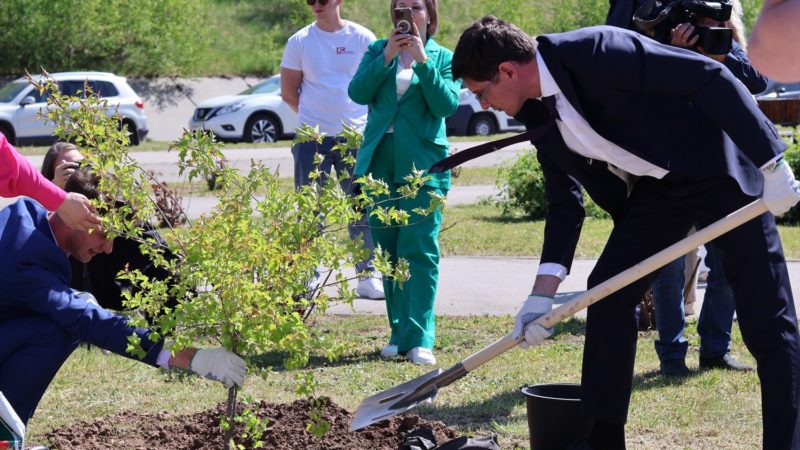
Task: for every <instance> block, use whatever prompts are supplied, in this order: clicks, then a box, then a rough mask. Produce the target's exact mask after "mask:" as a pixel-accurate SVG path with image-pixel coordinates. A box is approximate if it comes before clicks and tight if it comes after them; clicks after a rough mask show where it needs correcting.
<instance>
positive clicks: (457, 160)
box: [428, 95, 561, 173]
mask: <svg viewBox="0 0 800 450" xmlns="http://www.w3.org/2000/svg"><path fill="white" fill-rule="evenodd" d="M542 104H543V105H544V109H545V112H546V113H547V117H548V118H549V119H550V120H549V121H548V122H547V123H545V124H543V125H540V126H539V127H537V128H535V129H533V130H531V131H527V132H525V133H520V134H518V135H515V136H511V137H507V138H504V139H498V140H496V141H492V142H486V143H484V144H481V145H477V146H475V147H471V148H468V149H466V150H464V151H461V152H458V153H456V154H454V155H451V156H449V157H447V158H445V159H443V160H441V161H439V162H437V163H436V164H434V165H432V166H431V167H430V169H428V173H442V172H444V171H446V170H450V169H452V168H453V167H455V166H458V165H460V164H463V163H465V162H467V161H469V160H471V159H474V158H477V157H479V156H483V155H485V154H487V153H491V152H493V151H495V150H499V149H501V148H503V147H507V146H509V145H511V144H516V143H517V142H523V141H532V142H535V141H537V140H539V138H541V137H542V136H544V135H545V134H546V133H547V132H549V131H550V130H551V128H552V127H553V124H555V121H556V119H561V118H560V117H559V116H558V110H557V109H556V97H555V95H551V96H549V97H542Z"/></svg>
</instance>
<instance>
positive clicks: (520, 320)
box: [512, 295, 553, 349]
mask: <svg viewBox="0 0 800 450" xmlns="http://www.w3.org/2000/svg"><path fill="white" fill-rule="evenodd" d="M552 308H553V298H552V297H546V296H544V295H529V296H528V299H527V300H525V303H524V304H523V305H522V308H520V310H519V312H518V313H517V319H516V323H515V324H514V334H513V335H512V336H513V337H514V339H516V340H518V341H519V340H520V338H523V337H524V339H523V340H521V341H520V342H519V346H520V348H523V349H526V348H528V347H530V346H534V345H539V344H541V343H542V341H544V340H545V339H547V338H548V337H550V336H551V335H552V334H553V328H552V327H550V328H547V329H545V328H544V327H542V326H541V325H539V324H536V323H531V322H533V321H534V320H536V319H538V318H539V317H542V316H543V315H545V314H547V313H549V312H550V310H551V309H552Z"/></svg>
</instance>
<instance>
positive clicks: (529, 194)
mask: <svg viewBox="0 0 800 450" xmlns="http://www.w3.org/2000/svg"><path fill="white" fill-rule="evenodd" d="M497 184H498V187H499V188H500V199H499V200H498V205H499V206H500V207H501V208H502V209H503V214H504V215H509V214H513V213H514V212H516V211H521V212H522V214H523V215H525V216H526V217H529V218H531V219H542V218H544V216H545V214H547V201H546V199H545V196H544V174H542V168H541V166H540V165H539V162H538V161H537V160H536V151H535V150H533V149H531V150H529V151H526V152H524V153H522V154H521V155H519V156H518V157H517V159H515V160H514V162H513V163H512V164H511V165H510V166H508V167H504V168H503V169H502V170H501V172H500V177H499V179H498V181H497Z"/></svg>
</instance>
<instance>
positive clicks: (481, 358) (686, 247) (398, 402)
mask: <svg viewBox="0 0 800 450" xmlns="http://www.w3.org/2000/svg"><path fill="white" fill-rule="evenodd" d="M765 212H767V206H766V204H764V201H763V200H760V199H759V200H756V201H754V202H752V203H750V204H749V205H747V206H745V207H743V208H741V209H739V210H738V211H734V212H733V213H731V214H729V215H727V216H726V217H723V218H722V219H719V220H718V221H716V222H714V223H713V224H711V225H709V226H708V227H705V228H703V229H701V230H700V231H698V232H696V233H694V234H692V235H691V236H687V237H686V238H684V239H682V240H680V241H678V242H676V243H675V244H672V245H671V246H669V247H667V248H665V249H664V250H661V251H660V252H658V253H656V254H655V255H653V256H651V257H649V258H647V259H645V260H644V261H642V262H640V263H638V264H636V265H635V266H633V267H631V268H629V269H627V270H625V271H624V272H621V273H619V274H617V275H615V276H613V277H611V278H609V279H608V280H606V281H604V282H602V283H600V284H598V285H597V286H595V287H593V288H592V289H589V290H588V291H586V292H584V293H583V294H581V295H578V296H577V297H574V298H573V299H572V300H570V301H568V302H567V303H564V304H563V305H561V306H559V307H557V308H555V309H553V310H552V311H550V312H549V313H547V314H545V315H544V316H542V317H540V318H538V319H536V320H535V321H534V322H535V323H537V324H539V325H541V326H542V327H544V328H549V327H552V326H554V325H555V324H556V323H558V322H561V321H562V320H564V319H566V318H567V317H569V316H571V315H573V314H575V313H576V312H578V311H580V310H582V309H584V308H586V307H588V306H589V305H591V304H593V303H595V302H597V301H599V300H601V299H603V298H605V297H606V296H607V295H609V294H611V293H613V292H616V291H618V290H619V289H622V288H623V287H625V286H627V285H629V284H631V283H633V282H634V281H636V280H638V279H640V278H642V277H644V276H645V275H647V274H649V273H651V272H653V271H655V270H656V269H659V268H661V267H663V266H665V265H667V264H668V263H670V262H672V261H674V260H675V259H677V258H679V257H681V256H683V255H685V254H686V253H689V252H690V251H692V250H693V249H695V248H697V247H699V246H701V245H703V244H705V243H707V242H709V241H712V240H714V239H715V238H717V237H718V236H720V235H722V234H725V233H726V232H728V231H730V230H732V229H734V228H736V227H738V226H739V225H741V224H743V223H745V222H747V221H749V220H751V219H753V218H755V217H757V216H759V215H761V214H763V213H765ZM518 343H519V341H517V340H515V339H514V338H513V337H512V335H511V334H508V335H506V336H504V337H503V338H502V339H500V340H498V341H496V342H494V343H493V344H490V345H489V346H488V347H486V348H484V349H483V350H480V351H478V352H477V353H475V354H473V355H471V356H469V357H468V358H467V359H464V360H463V361H461V362H460V363H458V364H456V365H454V366H453V367H450V368H449V369H447V370H445V371H442V369H436V370H433V371H431V372H429V373H427V374H425V375H422V376H421V377H419V378H416V379H414V380H411V381H408V382H406V383H403V384H401V385H399V386H395V387H393V388H391V389H389V390H386V391H383V392H380V393H378V394H375V395H373V396H372V397H369V398H367V399H366V400H364V401H363V402H361V405H359V407H358V409H357V410H356V412H355V415H354V416H353V422H352V423H351V425H350V430H351V431H355V430H358V429H360V428H364V427H366V426H368V425H371V424H373V423H375V422H379V421H381V420H384V419H387V418H389V417H392V416H394V415H397V414H401V413H403V412H405V411H408V410H409V409H411V408H413V407H415V406H417V405H419V404H420V403H423V402H426V401H432V400H433V398H434V397H435V396H436V393H437V392H438V391H439V389H441V388H443V387H445V386H448V385H449V384H451V383H453V382H455V381H456V380H459V379H460V378H462V377H463V376H465V375H466V374H467V373H469V372H472V371H473V370H475V369H477V368H478V367H480V366H482V365H484V364H485V363H487V362H489V361H490V360H491V359H493V358H495V357H496V356H499V355H501V354H502V353H504V352H506V351H508V350H510V349H512V348H514V347H516V346H517V344H518Z"/></svg>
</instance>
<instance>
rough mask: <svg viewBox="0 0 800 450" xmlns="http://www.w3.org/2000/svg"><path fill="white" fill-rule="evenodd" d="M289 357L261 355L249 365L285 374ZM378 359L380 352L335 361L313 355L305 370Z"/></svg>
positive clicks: (355, 355)
mask: <svg viewBox="0 0 800 450" xmlns="http://www.w3.org/2000/svg"><path fill="white" fill-rule="evenodd" d="M288 356H289V354H288V353H286V352H267V353H262V354H260V355H256V356H253V357H251V358H250V359H249V360H248V362H247V365H248V366H253V367H258V368H261V369H263V368H267V367H269V368H271V370H274V371H276V372H283V371H285V370H290V369H287V368H286V366H285V365H284V361H285V360H286V358H287V357H288ZM378 359H381V356H380V351H379V350H375V351H371V352H363V353H349V354H346V355H343V356H342V357H340V358H338V359H334V360H329V359H328V358H326V357H324V356H320V355H312V356H311V357H310V358H309V360H308V364H307V365H306V366H305V367H303V369H304V370H307V369H316V368H320V367H340V366H347V365H350V364H358V363H363V362H369V361H372V360H378ZM292 370H294V369H292Z"/></svg>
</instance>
